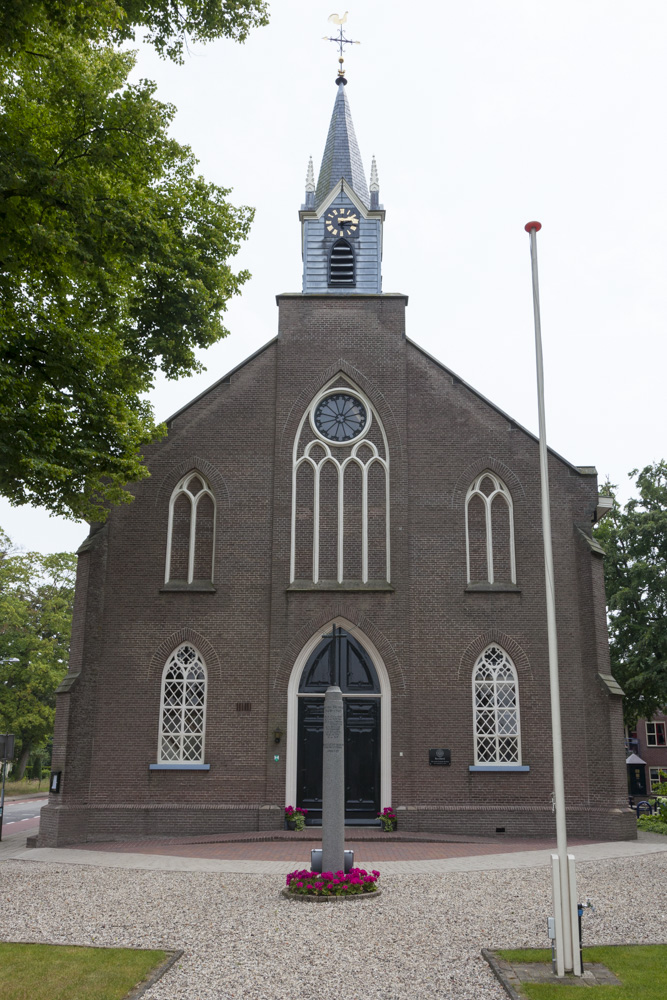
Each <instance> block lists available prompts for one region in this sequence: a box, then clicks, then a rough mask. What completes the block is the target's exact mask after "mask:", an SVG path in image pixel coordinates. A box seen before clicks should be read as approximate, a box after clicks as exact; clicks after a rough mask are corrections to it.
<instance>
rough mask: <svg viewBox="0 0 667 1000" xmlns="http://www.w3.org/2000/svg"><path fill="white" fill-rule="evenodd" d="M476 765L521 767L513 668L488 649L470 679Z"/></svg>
mask: <svg viewBox="0 0 667 1000" xmlns="http://www.w3.org/2000/svg"><path fill="white" fill-rule="evenodd" d="M472 696H473V712H474V719H475V764H477V765H480V764H520V763H521V734H520V729H519V690H518V684H517V676H516V670H515V667H514V664H513V663H512V661H511V659H510V658H509V656H508V655H507V653H506V652H505V650H504V649H501V648H500V646H495V645H491V646H487V648H486V649H485V650H484V652H483V653H482V655H481V656H480V657H479V659H478V660H477V663H476V664H475V669H474V671H473V676H472Z"/></svg>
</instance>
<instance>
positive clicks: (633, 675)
mask: <svg viewBox="0 0 667 1000" xmlns="http://www.w3.org/2000/svg"><path fill="white" fill-rule="evenodd" d="M630 475H631V476H632V477H633V478H634V479H635V485H636V489H637V494H638V495H637V496H636V497H634V498H633V499H631V500H629V501H628V502H627V504H626V505H625V507H621V505H620V504H619V503H618V502H617V501H616V498H615V494H614V490H615V487H613V486H611V485H610V484H607V492H608V494H609V495H611V496H613V497H614V507H613V510H612V511H611V513H609V514H608V515H607V516H606V517H605V518H604V519H603V520H602V521H601V522H600V524H598V526H597V527H596V529H595V535H596V538H597V539H598V541H599V542H600V544H601V545H602V546H603V548H604V550H605V559H604V572H605V588H606V591H607V605H608V609H609V615H608V620H609V639H610V651H611V662H612V671H613V674H614V677H616V679H617V680H618V682H619V684H620V685H621V687H622V688H623V690H624V691H625V700H624V713H625V721H626V724H627V725H629V726H633V725H634V724H635V722H636V721H637V719H638V718H647V719H650V718H651V716H652V715H653V714H654V713H655V711H656V710H657V709H659V708H663V707H664V706H665V705H667V462H665V461H662V462H656V463H655V464H654V465H648V466H646V468H644V469H642V471H641V472H639V471H638V470H637V469H634V470H633V471H632V472H631V473H630Z"/></svg>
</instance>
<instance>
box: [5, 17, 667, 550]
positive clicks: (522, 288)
mask: <svg viewBox="0 0 667 1000" xmlns="http://www.w3.org/2000/svg"><path fill="white" fill-rule="evenodd" d="M331 12H332V0H327V2H326V3H325V2H324V0H308V2H306V0H281V2H275V3H274V4H273V5H272V10H271V23H270V25H269V26H268V27H267V28H264V29H260V30H258V31H255V32H254V33H253V34H252V35H251V37H250V38H249V40H248V41H247V42H246V44H245V45H235V44H233V43H231V42H218V43H215V44H212V45H208V46H201V45H195V46H191V47H190V53H189V55H188V56H187V57H186V61H185V64H184V65H183V66H174V65H172V64H170V63H167V62H164V61H162V60H160V59H159V58H158V57H157V56H156V55H155V54H154V53H153V51H152V50H151V49H148V48H142V49H141V50H140V55H139V61H138V65H137V76H142V77H147V78H149V79H154V80H156V81H157V83H158V97H160V98H161V99H163V100H165V101H169V102H172V103H173V104H175V105H176V107H177V108H178V113H177V115H176V118H175V121H174V125H173V134H174V136H175V137H176V138H177V139H178V140H179V141H181V142H184V143H188V144H190V145H191V146H192V148H193V150H194V152H195V154H196V156H197V157H198V158H199V161H200V169H201V172H202V174H203V175H204V176H205V177H206V178H207V179H208V180H211V181H214V182H216V183H218V184H221V185H223V186H225V187H230V188H233V193H232V195H231V196H230V198H231V200H232V201H233V202H234V203H236V204H248V205H254V206H255V207H256V217H255V222H254V225H253V228H252V232H251V235H250V239H249V240H248V242H247V244H246V245H245V246H244V248H243V250H242V252H241V253H240V254H239V256H238V257H237V258H236V264H237V265H238V267H239V268H240V267H246V268H248V269H249V270H250V271H251V272H252V275H253V277H252V280H251V281H250V282H248V283H247V284H246V286H245V289H244V291H243V294H242V295H241V296H240V297H239V298H237V299H236V300H235V301H234V302H233V303H232V304H231V305H230V308H229V310H228V313H227V322H228V326H229V329H230V330H231V334H230V336H229V337H228V338H227V339H226V340H224V341H222V342H221V343H220V344H218V345H217V346H215V347H213V348H211V349H210V350H208V351H206V352H204V353H202V360H203V362H204V364H205V365H206V367H207V371H206V372H205V373H203V374H202V375H199V376H197V377H195V378H191V379H182V380H180V381H179V382H177V383H170V382H167V381H166V380H158V382H157V384H156V387H155V391H154V392H153V393H152V396H151V398H152V401H153V403H154V406H155V410H156V413H157V416H158V417H159V418H161V419H164V418H166V417H168V416H169V415H170V414H171V413H173V412H174V411H175V410H177V409H178V408H179V407H180V406H182V405H183V404H184V403H186V402H187V401H188V400H189V399H191V398H192V397H193V396H195V395H196V394H197V393H199V392H200V391H202V389H204V388H205V387H206V386H207V385H210V384H211V383H212V382H214V381H216V380H217V379H218V378H219V377H220V376H222V375H223V374H224V373H225V372H226V371H228V370H229V369H231V368H233V367H234V366H235V365H237V364H238V363H239V362H240V361H242V360H243V359H244V358H245V357H247V356H248V355H249V354H251V353H252V352H253V351H255V350H256V349H257V348H258V347H260V346H261V345H262V344H263V343H265V342H266V341H267V340H270V339H271V338H272V337H274V336H275V334H276V332H277V308H276V304H275V295H276V293H277V292H283V291H300V290H301V266H302V265H301V250H300V232H299V219H298V209H299V207H300V205H301V202H302V201H303V198H304V181H305V175H306V167H307V162H308V156H309V155H311V154H312V156H313V159H314V161H315V170H316V173H317V171H318V169H319V163H320V160H321V156H322V151H323V149H324V142H325V139H326V133H327V128H328V124H329V118H330V116H331V110H332V107H333V102H334V98H335V95H336V87H335V84H334V78H335V75H336V70H337V51H336V50H335V47H334V45H332V44H330V43H325V42H324V41H323V40H322V36H323V35H328V34H333V33H334V31H335V26H334V25H332V24H329V23H328V21H327V18H328V15H329V14H330V13H331ZM338 13H340V14H342V13H343V9H342V8H341V10H339V11H338ZM345 30H346V33H347V34H348V36H349V37H350V38H353V39H359V40H360V41H361V43H362V44H361V45H358V46H356V45H355V46H353V47H351V51H349V54H348V56H347V58H346V76H347V79H348V81H349V83H348V87H347V95H348V99H349V101H350V105H351V109H352V115H353V119H354V123H355V129H356V133H357V138H358V140H359V146H360V148H361V154H362V157H363V161H364V166H365V169H366V173H367V174H368V172H369V170H370V162H371V156H372V155H373V154H374V155H375V156H376V157H377V164H378V172H379V176H380V200H381V202H382V203H383V204H384V206H385V208H386V210H387V218H386V223H385V233H384V262H383V275H384V285H383V288H384V291H386V292H405V293H407V294H408V295H409V296H410V303H409V306H408V311H407V323H408V336H409V337H411V338H412V339H413V340H415V341H417V342H418V343H419V344H420V345H422V346H423V347H424V348H425V349H426V350H427V351H429V352H430V353H432V354H434V355H435V356H436V357H437V358H439V359H440V360H441V361H442V362H444V363H445V364H446V365H447V366H448V367H450V368H452V369H453V370H454V371H455V372H456V373H457V374H458V375H459V376H460V377H461V378H463V379H464V380H466V381H467V382H470V383H471V384H472V385H474V386H475V387H476V388H477V389H478V390H479V391H480V392H482V393H483V394H484V395H486V396H487V397H489V398H490V399H491V400H493V401H494V402H495V403H496V404H497V405H499V406H500V407H502V408H503V409H504V410H506V411H507V412H508V413H509V414H510V415H511V416H512V417H513V418H514V419H515V420H517V421H518V422H519V423H521V424H523V425H524V426H526V427H528V428H529V429H530V430H532V431H533V432H536V431H537V405H536V399H535V361H534V344H533V320H532V299H531V283H530V282H531V279H530V257H529V240H528V236H527V235H526V233H525V232H524V228H523V227H524V224H525V223H526V222H528V221H529V220H532V219H537V220H539V221H540V222H541V223H542V225H543V229H542V232H541V233H540V234H539V237H538V252H539V262H540V283H541V300H542V327H543V337H544V355H545V367H546V393H547V400H546V405H547V430H548V440H549V444H550V446H551V447H552V448H554V449H555V450H556V451H558V452H560V453H561V454H562V455H564V456H565V457H566V458H568V459H569V460H570V461H571V462H573V463H575V464H577V465H595V466H596V467H597V469H598V472H599V475H600V480H601V481H603V480H604V479H605V478H606V477H607V476H609V477H610V479H611V481H612V482H615V483H619V484H621V485H622V486H624V485H625V484H627V482H628V480H627V473H628V472H629V471H630V469H632V468H634V467H636V466H639V467H642V466H644V465H646V464H648V463H650V462H653V461H656V460H658V459H661V458H665V457H666V456H667V448H666V447H665V424H666V420H665V408H666V407H665V361H666V358H667V349H666V348H665V316H666V315H667V281H666V276H667V247H666V244H665V241H666V238H667V205H666V198H665V186H666V183H667V169H666V168H667V164H666V162H665V161H666V153H667V138H666V135H667V129H666V127H665V108H664V104H665V94H667V60H666V59H665V45H666V42H667V4H665V3H664V0H639V2H638V0H634V2H630V0H576V2H573V0H559V2H558V3H557V4H556V3H553V2H549V3H547V2H546V0H469V2H467V3H465V4H461V3H458V2H457V3H454V2H452V0H442V2H441V3H439V4H433V3H424V2H422V3H417V4H412V5H408V4H405V3H398V2H396V0H384V2H383V3H382V4H380V3H378V2H377V0H375V2H371V0H356V3H355V6H354V8H353V9H351V10H350V13H349V19H348V23H347V24H346V25H345ZM220 433H224V427H221V428H220ZM624 495H625V496H627V487H626V488H625V489H624ZM0 524H1V525H2V526H3V527H4V528H5V530H6V531H8V533H9V534H10V536H11V537H12V538H13V539H14V541H15V542H17V543H19V544H21V545H23V546H24V547H26V548H35V549H41V550H43V551H54V550H62V549H71V548H74V547H76V546H77V545H78V544H79V543H80V542H81V541H82V539H83V537H84V536H85V534H86V533H87V527H86V526H85V525H82V524H78V525H77V524H74V523H72V522H67V521H64V520H62V519H58V518H49V517H48V516H47V515H46V514H45V513H44V512H43V511H40V510H36V509H33V508H22V509H12V508H11V507H9V505H8V504H7V503H6V502H5V501H2V502H0Z"/></svg>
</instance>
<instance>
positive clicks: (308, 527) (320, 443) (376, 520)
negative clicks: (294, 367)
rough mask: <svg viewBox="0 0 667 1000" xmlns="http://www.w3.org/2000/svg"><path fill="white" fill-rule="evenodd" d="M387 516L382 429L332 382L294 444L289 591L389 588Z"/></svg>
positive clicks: (352, 393) (365, 404)
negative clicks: (296, 587)
mask: <svg viewBox="0 0 667 1000" xmlns="http://www.w3.org/2000/svg"><path fill="white" fill-rule="evenodd" d="M389 509H390V508H389V451H388V447H387V439H386V435H385V432H384V428H383V427H382V423H381V421H380V419H379V416H378V414H377V413H376V411H375V409H374V408H373V406H372V404H371V403H370V400H368V399H367V398H366V397H365V396H364V395H363V394H362V393H361V392H360V391H359V390H358V389H357V388H356V387H355V386H353V385H351V384H349V383H347V382H345V380H344V379H343V378H342V377H339V378H338V379H335V380H333V381H332V382H331V383H330V384H329V385H328V386H327V387H326V388H324V389H323V390H322V391H321V392H319V393H318V394H317V396H316V397H315V398H314V399H313V400H312V402H311V403H310V405H309V406H308V408H307V409H306V411H305V413H304V415H303V417H302V418H301V422H300V424H299V429H298V431H297V433H296V437H295V441H294V452H293V465H292V543H291V566H290V583H295V582H297V583H306V582H307V583H308V584H320V585H322V586H330V585H331V584H336V585H339V584H343V583H346V582H355V583H357V584H358V583H364V584H366V583H367V584H370V585H377V584H379V583H382V584H383V585H384V584H386V583H387V582H389V580H390V559H389Z"/></svg>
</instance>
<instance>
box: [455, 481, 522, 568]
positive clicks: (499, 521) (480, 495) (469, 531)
mask: <svg viewBox="0 0 667 1000" xmlns="http://www.w3.org/2000/svg"><path fill="white" fill-rule="evenodd" d="M465 523H466V557H467V564H468V583H513V584H515V583H516V561H515V556H514V516H513V507H512V495H511V493H510V491H509V490H508V488H507V486H505V483H504V482H503V481H502V479H500V477H499V476H497V475H496V474H495V473H494V472H490V471H489V470H488V469H487V471H486V472H483V473H482V474H481V475H480V476H478V477H477V478H476V479H475V481H474V482H473V483H472V485H471V486H470V488H469V489H468V493H467V495H466V501H465Z"/></svg>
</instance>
